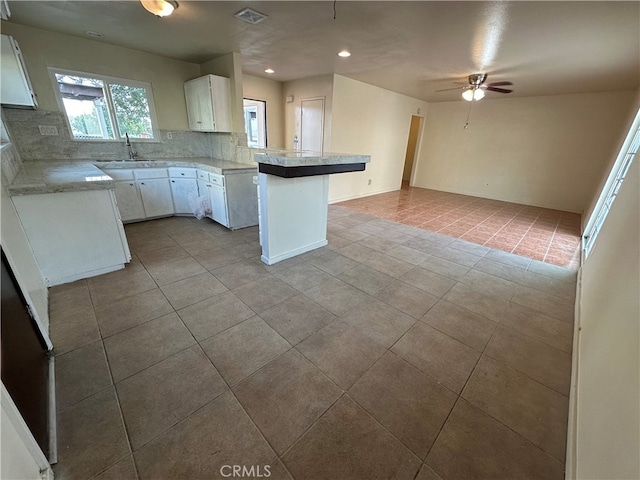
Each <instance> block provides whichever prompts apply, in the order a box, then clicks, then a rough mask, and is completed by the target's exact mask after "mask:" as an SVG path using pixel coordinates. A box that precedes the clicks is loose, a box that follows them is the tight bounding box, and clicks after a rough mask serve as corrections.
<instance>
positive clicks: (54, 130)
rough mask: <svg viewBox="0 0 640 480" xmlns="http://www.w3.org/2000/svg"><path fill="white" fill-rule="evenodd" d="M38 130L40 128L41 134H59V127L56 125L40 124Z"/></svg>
mask: <svg viewBox="0 0 640 480" xmlns="http://www.w3.org/2000/svg"><path fill="white" fill-rule="evenodd" d="M38 130H40V135H53V136H56V135H58V127H56V126H55V125H38Z"/></svg>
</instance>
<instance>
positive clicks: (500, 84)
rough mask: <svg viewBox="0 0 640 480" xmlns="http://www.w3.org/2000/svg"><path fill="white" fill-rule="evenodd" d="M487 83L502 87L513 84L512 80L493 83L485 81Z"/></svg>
mask: <svg viewBox="0 0 640 480" xmlns="http://www.w3.org/2000/svg"><path fill="white" fill-rule="evenodd" d="M485 85H486V86H487V87H502V86H505V85H513V83H511V82H491V83H485Z"/></svg>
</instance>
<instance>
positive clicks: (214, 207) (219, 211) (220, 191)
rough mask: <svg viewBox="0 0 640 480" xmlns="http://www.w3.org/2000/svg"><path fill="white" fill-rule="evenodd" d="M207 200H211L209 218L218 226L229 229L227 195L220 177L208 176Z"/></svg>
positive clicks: (222, 178) (222, 179)
mask: <svg viewBox="0 0 640 480" xmlns="http://www.w3.org/2000/svg"><path fill="white" fill-rule="evenodd" d="M209 185H210V187H209V198H210V199H211V218H212V219H213V220H215V221H216V222H218V223H219V224H220V225H224V226H225V227H229V214H228V213H227V194H226V192H225V187H224V177H223V176H222V175H216V174H213V173H212V174H210V175H209Z"/></svg>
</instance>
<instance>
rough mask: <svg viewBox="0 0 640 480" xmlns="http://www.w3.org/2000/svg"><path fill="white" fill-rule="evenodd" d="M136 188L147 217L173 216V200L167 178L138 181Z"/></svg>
mask: <svg viewBox="0 0 640 480" xmlns="http://www.w3.org/2000/svg"><path fill="white" fill-rule="evenodd" d="M138 187H139V188H140V195H141V196H142V204H143V205H144V213H145V214H146V216H147V217H160V216H163V215H173V200H172V198H171V187H170V186H169V179H168V178H154V179H151V180H138Z"/></svg>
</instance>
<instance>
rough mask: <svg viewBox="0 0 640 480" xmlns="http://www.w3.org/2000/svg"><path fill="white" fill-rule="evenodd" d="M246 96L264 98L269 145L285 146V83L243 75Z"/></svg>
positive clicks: (253, 98) (254, 98)
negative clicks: (283, 92) (283, 93)
mask: <svg viewBox="0 0 640 480" xmlns="http://www.w3.org/2000/svg"><path fill="white" fill-rule="evenodd" d="M242 82H243V84H242V89H243V93H244V97H245V98H250V99H252V100H263V101H265V102H266V105H267V147H268V148H284V123H285V122H284V97H283V96H282V89H283V84H282V82H277V81H275V80H271V79H268V78H261V77H254V76H253V75H246V74H243V75H242Z"/></svg>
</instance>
